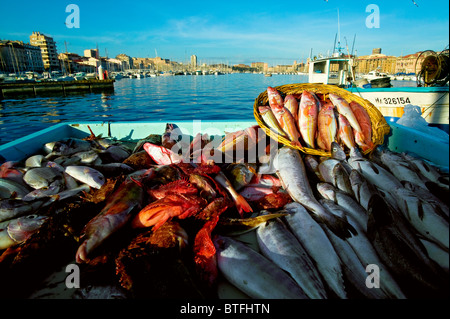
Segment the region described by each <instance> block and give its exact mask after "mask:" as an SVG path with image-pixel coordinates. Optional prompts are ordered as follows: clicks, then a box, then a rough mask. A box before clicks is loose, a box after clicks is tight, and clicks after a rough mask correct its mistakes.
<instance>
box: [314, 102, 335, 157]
mask: <svg viewBox="0 0 450 319" xmlns="http://www.w3.org/2000/svg"><path fill="white" fill-rule="evenodd" d="M317 126H318V129H319V139H318V144H319V143H320V144H319V147H321V148H322V149H325V150H327V151H330V150H331V142H334V140H335V139H336V133H337V122H336V117H335V116H334V106H333V104H331V103H326V104H324V105H323V107H322V108H321V109H320V111H319V115H318V118H317Z"/></svg>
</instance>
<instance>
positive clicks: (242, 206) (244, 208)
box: [234, 195, 253, 217]
mask: <svg viewBox="0 0 450 319" xmlns="http://www.w3.org/2000/svg"><path fill="white" fill-rule="evenodd" d="M234 201H235V204H236V208H237V210H238V212H239V215H240V216H241V217H243V216H244V212H246V213H249V212H253V209H252V207H251V206H250V204H249V203H248V202H247V201H246V200H245V198H244V197H243V196H242V195H238V196H236V198H235V200H234Z"/></svg>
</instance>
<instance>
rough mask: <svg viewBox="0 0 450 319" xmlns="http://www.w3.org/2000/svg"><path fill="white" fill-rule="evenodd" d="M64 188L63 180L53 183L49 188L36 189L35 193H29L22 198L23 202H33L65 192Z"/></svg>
mask: <svg viewBox="0 0 450 319" xmlns="http://www.w3.org/2000/svg"><path fill="white" fill-rule="evenodd" d="M63 188H64V183H63V182H62V181H61V180H56V181H54V182H53V183H51V184H50V185H49V186H48V187H42V188H38V189H35V190H34V191H31V192H29V193H28V194H26V195H25V196H24V197H23V198H22V200H23V201H33V200H35V199H39V198H45V197H49V196H51V195H55V194H57V193H59V192H60V191H62V190H63Z"/></svg>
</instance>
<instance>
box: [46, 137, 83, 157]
mask: <svg viewBox="0 0 450 319" xmlns="http://www.w3.org/2000/svg"><path fill="white" fill-rule="evenodd" d="M44 149H45V150H51V151H50V154H52V155H60V156H61V155H66V156H68V155H72V154H75V153H78V152H83V151H89V150H90V149H91V143H90V142H89V141H85V140H81V139H78V138H68V139H64V140H61V141H57V142H50V143H47V144H45V145H44ZM47 158H48V157H47Z"/></svg>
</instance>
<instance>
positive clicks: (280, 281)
mask: <svg viewBox="0 0 450 319" xmlns="http://www.w3.org/2000/svg"><path fill="white" fill-rule="evenodd" d="M214 246H215V247H216V251H217V253H216V258H217V266H218V268H219V270H220V271H221V273H222V274H223V276H224V277H225V278H226V279H227V280H228V281H229V282H230V283H232V284H233V285H234V286H236V287H237V288H239V289H240V290H242V291H243V292H244V293H246V294H247V295H248V296H249V297H251V298H258V299H308V297H307V296H306V295H305V293H304V292H303V291H302V289H301V288H300V287H299V286H298V285H297V283H296V282H295V281H294V280H293V279H292V278H291V277H290V276H289V275H288V274H287V273H286V272H285V271H283V270H282V269H281V268H279V267H278V266H277V265H275V264H274V263H273V262H271V261H270V260H268V259H267V258H266V257H264V256H263V255H261V254H259V253H258V252H256V251H255V250H253V249H252V248H249V247H247V246H246V245H244V244H243V243H241V242H239V241H237V240H235V239H232V238H230V237H225V236H221V235H216V236H215V237H214ZM250 269H251V271H250Z"/></svg>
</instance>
